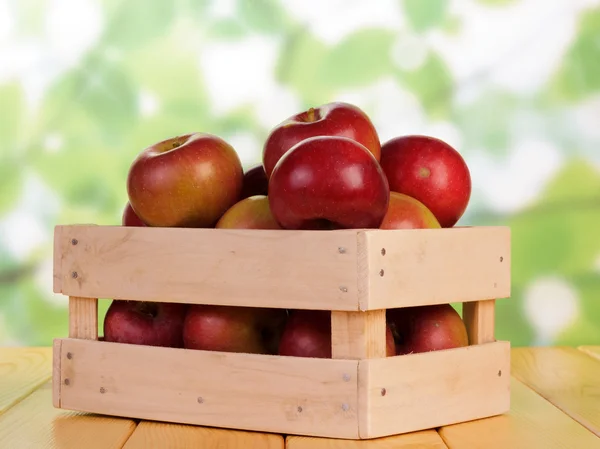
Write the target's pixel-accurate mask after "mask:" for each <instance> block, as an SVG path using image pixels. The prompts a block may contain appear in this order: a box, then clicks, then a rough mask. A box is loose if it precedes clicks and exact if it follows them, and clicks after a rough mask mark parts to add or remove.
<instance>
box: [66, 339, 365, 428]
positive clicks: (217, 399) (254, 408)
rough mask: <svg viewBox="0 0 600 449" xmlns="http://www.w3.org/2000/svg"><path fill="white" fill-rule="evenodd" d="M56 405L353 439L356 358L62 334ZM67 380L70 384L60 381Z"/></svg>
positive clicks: (170, 419) (93, 410)
mask: <svg viewBox="0 0 600 449" xmlns="http://www.w3.org/2000/svg"><path fill="white" fill-rule="evenodd" d="M67 352H70V353H71V359H66V358H65V357H63V360H62V378H63V386H62V396H61V407H62V408H65V409H70V410H79V411H84V412H93V413H101V414H107V415H116V416H124V417H129V418H139V419H148V420H159V421H166V422H176V423H182V424H197V425H205V426H214V427H224V428H236V429H241V430H256V431H263V432H277V433H289V434H300V435H313V436H330V437H338V438H358V414H357V403H358V397H357V395H358V392H357V370H358V362H357V361H352V360H332V359H304V358H295V357H294V358H293V357H277V356H265V355H257V354H234V353H221V352H208V351H195V350H186V349H173V348H158V347H149V346H135V345H126V344H118V343H108V342H100V341H89V340H74V339H64V340H63V343H62V353H63V354H66V353H67ZM67 379H68V385H66V384H65V382H66V381H67Z"/></svg>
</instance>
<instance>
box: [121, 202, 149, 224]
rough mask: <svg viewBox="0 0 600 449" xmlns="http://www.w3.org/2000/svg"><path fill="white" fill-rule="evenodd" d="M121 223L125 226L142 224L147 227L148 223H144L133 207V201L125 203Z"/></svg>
mask: <svg viewBox="0 0 600 449" xmlns="http://www.w3.org/2000/svg"><path fill="white" fill-rule="evenodd" d="M121 225H123V226H141V227H145V226H146V223H144V222H143V221H142V220H141V219H140V217H138V216H137V214H136V213H135V211H134V210H133V207H131V203H130V202H127V204H126V205H125V209H124V210H123V215H122V217H121Z"/></svg>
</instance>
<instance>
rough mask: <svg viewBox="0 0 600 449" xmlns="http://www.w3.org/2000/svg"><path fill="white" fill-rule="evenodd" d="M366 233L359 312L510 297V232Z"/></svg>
mask: <svg viewBox="0 0 600 449" xmlns="http://www.w3.org/2000/svg"><path fill="white" fill-rule="evenodd" d="M361 232H364V233H365V238H364V239H363V240H361V239H359V242H362V244H363V245H367V247H368V249H367V251H366V252H365V251H364V250H363V248H362V247H360V246H359V248H358V252H359V254H365V257H367V258H368V261H367V262H366V263H364V262H362V263H361V262H360V261H359V266H361V267H362V266H365V267H366V271H362V272H360V273H359V276H367V277H368V280H364V279H359V285H364V287H363V288H361V289H360V291H361V292H362V295H361V297H360V298H359V301H360V304H361V309H365V310H366V309H369V310H374V309H393V308H398V307H406V306H413V305H414V306H418V305H427V304H443V303H451V302H468V301H479V300H482V299H494V298H506V297H509V296H510V287H511V284H510V265H511V248H510V228H508V227H472V228H448V229H402V230H375V231H361Z"/></svg>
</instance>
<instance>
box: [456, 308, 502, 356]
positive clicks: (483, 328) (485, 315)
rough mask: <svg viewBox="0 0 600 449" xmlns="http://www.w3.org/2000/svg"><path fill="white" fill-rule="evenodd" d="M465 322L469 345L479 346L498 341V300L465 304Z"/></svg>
mask: <svg viewBox="0 0 600 449" xmlns="http://www.w3.org/2000/svg"><path fill="white" fill-rule="evenodd" d="M462 310H463V321H464V322H465V327H466V328H467V334H468V335H469V344H471V345H479V344H482V343H491V342H493V341H496V338H495V336H494V333H495V316H496V314H495V311H496V300H495V299H486V300H484V301H473V302H465V303H464V304H463V309H462Z"/></svg>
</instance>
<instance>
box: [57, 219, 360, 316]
mask: <svg viewBox="0 0 600 449" xmlns="http://www.w3.org/2000/svg"><path fill="white" fill-rule="evenodd" d="M59 231H60V232H58V233H57V238H59V239H60V243H59V244H58V248H59V252H60V254H59V256H60V257H58V256H57V257H58V260H61V261H62V262H61V263H60V264H57V265H55V267H54V270H55V272H57V271H60V273H61V274H60V282H59V283H58V285H60V286H61V289H60V292H62V293H63V294H65V295H69V296H78V297H89V298H115V299H130V300H147V301H166V302H184V303H204V304H223V305H247V306H263V307H281V308H309V309H310V308H313V309H326V310H358V292H357V290H358V286H357V256H356V250H357V236H356V234H357V232H358V231H356V230H337V231H273V230H256V229H253V230H229V229H227V230H226V229H191V228H143V227H122V226H63V227H61V228H60V229H59ZM72 239H76V240H77V242H78V243H77V245H73V244H72V243H71V242H72ZM56 260H57V259H55V261H56ZM73 272H76V273H77V276H76V277H73V275H72V273H73Z"/></svg>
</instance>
